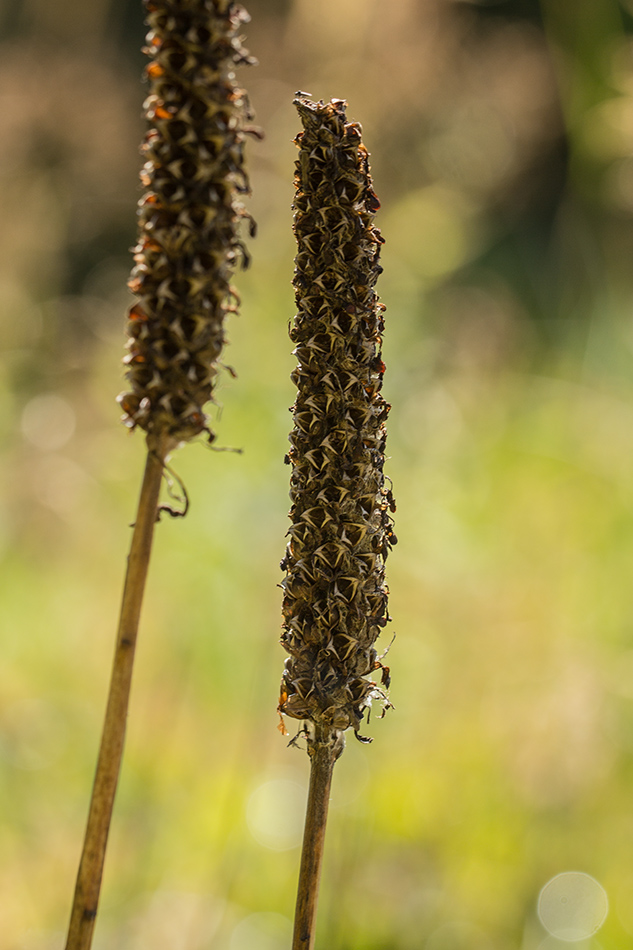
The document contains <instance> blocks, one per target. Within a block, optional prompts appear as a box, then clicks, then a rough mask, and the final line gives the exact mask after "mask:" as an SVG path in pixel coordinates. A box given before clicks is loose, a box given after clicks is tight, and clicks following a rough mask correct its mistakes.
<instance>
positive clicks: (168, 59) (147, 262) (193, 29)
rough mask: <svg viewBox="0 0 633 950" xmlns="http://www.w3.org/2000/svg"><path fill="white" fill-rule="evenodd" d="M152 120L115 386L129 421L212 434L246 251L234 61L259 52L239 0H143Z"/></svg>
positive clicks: (242, 129)
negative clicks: (229, 320) (126, 349)
mask: <svg viewBox="0 0 633 950" xmlns="http://www.w3.org/2000/svg"><path fill="white" fill-rule="evenodd" d="M145 8H146V11H147V25H148V27H149V32H148V34H147V47H146V50H145V51H146V52H147V54H148V55H149V56H150V58H151V63H150V64H149V65H148V66H147V68H146V70H145V73H146V76H147V79H148V82H149V95H148V96H147V98H146V100H145V103H144V109H145V115H146V118H147V121H148V124H149V129H148V132H147V134H146V136H145V140H144V143H143V146H142V152H143V155H144V158H145V165H144V167H143V170H142V172H141V181H142V183H143V186H144V188H145V194H144V196H143V198H142V199H141V201H140V202H139V240H138V244H137V247H136V248H135V249H134V250H135V254H134V260H135V267H134V270H133V271H132V276H131V279H130V288H131V290H132V292H133V293H134V294H136V296H137V297H138V302H137V303H136V304H135V305H134V306H133V307H132V309H131V311H130V315H129V321H128V333H129V336H130V347H131V349H130V354H129V356H128V357H126V360H125V362H126V366H127V372H126V378H127V380H128V383H129V385H130V390H131V391H130V392H128V393H123V394H122V395H121V396H120V397H119V401H120V403H121V407H122V409H123V411H124V413H125V415H124V421H125V423H126V425H128V426H130V427H132V428H133V427H135V426H140V427H141V428H142V429H145V430H146V431H147V432H148V434H156V433H157V432H159V431H160V432H162V431H167V432H168V433H169V434H171V435H172V436H173V438H175V439H176V440H179V441H183V440H186V439H190V438H192V437H193V436H195V435H197V434H198V433H200V432H206V433H207V434H208V435H209V437H211V432H210V429H209V424H208V418H207V416H206V415H205V413H204V406H205V405H206V404H207V403H208V402H209V401H210V400H211V398H212V394H213V386H214V382H215V378H216V376H217V372H218V363H217V361H218V358H219V356H220V353H221V350H222V347H223V344H224V318H225V316H226V314H227V313H230V312H235V310H236V300H235V297H236V295H235V291H234V290H233V288H232V287H231V285H230V279H231V276H232V272H233V270H234V268H235V266H236V263H237V262H238V261H240V259H241V260H242V262H244V261H245V260H246V259H247V255H246V252H245V250H244V246H243V244H242V241H241V239H240V236H239V223H240V219H241V218H243V217H247V218H248V215H247V213H246V211H245V209H244V208H243V206H242V204H241V201H240V197H239V196H240V195H242V194H246V193H248V190H249V189H248V179H247V176H246V172H245V170H244V141H245V135H246V132H247V131H249V130H251V127H250V126H248V125H247V123H248V121H249V120H250V119H251V118H252V115H251V112H250V108H249V104H248V99H247V96H246V93H245V92H244V91H243V90H242V89H240V88H239V86H237V84H236V83H235V81H234V78H233V71H234V69H235V66H236V65H238V64H240V63H249V62H253V60H251V59H250V57H249V56H248V54H247V52H246V51H245V50H244V49H243V47H242V45H241V40H240V35H239V33H240V29H241V25H242V24H243V23H245V22H247V21H248V19H249V17H248V14H247V13H246V12H245V11H244V10H243V8H242V7H241V6H240V5H239V4H237V3H234V2H232V0H145Z"/></svg>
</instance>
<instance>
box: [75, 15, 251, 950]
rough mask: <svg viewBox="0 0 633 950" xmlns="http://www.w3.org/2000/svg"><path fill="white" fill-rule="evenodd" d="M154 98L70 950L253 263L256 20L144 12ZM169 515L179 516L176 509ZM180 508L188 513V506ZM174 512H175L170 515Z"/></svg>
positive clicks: (94, 873)
mask: <svg viewBox="0 0 633 950" xmlns="http://www.w3.org/2000/svg"><path fill="white" fill-rule="evenodd" d="M144 3H145V8H146V10H147V22H148V26H149V28H150V30H149V33H148V35H147V43H148V46H147V48H146V52H147V53H148V54H149V55H150V57H151V63H150V65H149V66H148V67H147V70H146V72H147V77H148V79H149V83H150V94H149V96H148V97H147V99H146V101H145V105H144V108H145V114H146V117H147V120H148V123H149V130H148V132H147V134H146V136H145V141H144V144H143V151H144V152H145V156H146V163H145V166H144V168H143V171H142V174H141V180H142V183H143V185H144V188H145V192H144V195H143V198H142V200H141V202H140V206H139V218H140V228H139V230H140V233H139V242H138V245H137V247H136V248H135V261H136V265H135V267H134V270H133V271H132V276H131V279H130V287H131V289H132V291H133V292H134V293H135V294H136V295H137V297H138V302H137V303H136V304H135V305H134V306H133V307H132V309H131V311H130V314H129V321H128V332H129V337H130V339H129V354H128V356H127V357H126V360H125V361H126V363H127V366H128V371H127V379H128V382H129V384H130V387H131V389H130V391H129V392H126V393H123V394H122V395H121V396H119V402H120V403H121V406H122V408H123V411H124V413H125V415H124V421H125V422H126V424H127V425H128V426H130V427H131V428H134V427H135V426H140V428H142V429H144V430H145V432H146V434H147V448H148V454H147V463H146V468H145V475H144V478H143V485H142V488H141V495H140V499H139V507H138V512H137V517H136V521H135V524H134V531H133V534H132V544H131V548H130V555H129V557H128V567H127V573H126V579H125V585H124V591H123V599H122V604H121V613H120V619H119V628H118V632H117V642H116V649H115V656H114V663H113V667H112V676H111V679H110V687H109V693H108V703H107V708H106V714H105V719H104V725H103V731H102V736H101V745H100V749H99V756H98V761H97V770H96V775H95V780H94V785H93V790H92V797H91V801H90V809H89V813H88V822H87V826H86V833H85V836H84V842H83V849H82V855H81V861H80V865H79V872H78V875H77V883H76V886H75V894H74V899H73V906H72V911H71V919H70V924H69V928H68V937H67V942H66V950H89V948H90V946H91V943H92V936H93V931H94V926H95V918H96V915H97V908H98V903H99V893H100V888H101V879H102V874H103V866H104V861H105V852H106V846H107V840H108V833H109V827H110V820H111V816H112V809H113V805H114V797H115V793H116V787H117V783H118V777H119V770H120V766H121V759H122V755H123V743H124V736H125V723H126V718H127V710H128V705H129V696H130V687H131V679H132V668H133V663H134V652H135V646H136V639H137V634H138V625H139V618H140V612H141V605H142V601H143V594H144V589H145V582H146V578H147V570H148V565H149V559H150V553H151V548H152V540H153V533H154V526H155V523H156V520H157V517H158V513H159V511H160V508H159V504H158V500H159V492H160V485H161V480H162V478H163V475H164V469H165V466H166V460H167V457H168V455H169V453H170V452H171V451H172V450H173V449H174V448H175V447H176V446H177V445H179V444H180V443H182V442H185V441H187V440H189V439H192V438H194V437H195V436H197V435H199V434H200V433H202V432H206V434H207V436H208V439H209V441H212V439H213V434H212V432H211V430H210V428H209V423H208V419H207V416H206V415H205V411H204V407H205V404H206V403H208V402H209V401H210V400H211V399H212V396H213V385H214V381H215V376H216V374H217V370H218V366H219V362H218V360H219V357H220V353H221V350H222V347H223V344H224V317H225V316H226V314H227V312H229V311H232V310H235V309H236V305H237V294H236V292H235V290H234V289H233V288H232V287H231V285H230V279H231V275H232V273H233V270H234V268H235V265H236V263H237V262H238V260H239V259H240V258H241V259H242V261H243V263H244V264H246V262H247V260H248V258H247V255H246V251H245V249H244V247H243V245H242V243H241V241H240V238H239V224H240V219H241V218H244V217H245V218H247V219H248V220H249V221H250V222H251V234H252V233H253V222H252V220H251V219H250V216H249V215H248V214H247V213H246V211H245V210H244V208H243V207H242V204H241V201H240V195H242V194H244V193H247V192H248V191H249V187H248V180H247V177H246V173H245V171H244V166H243V152H244V136H245V133H247V132H253V133H255V134H257V131H256V130H255V129H253V128H252V127H249V126H248V125H247V122H248V120H249V119H250V118H251V115H250V111H249V106H248V100H247V97H246V93H245V92H244V91H243V90H242V89H240V88H239V87H238V86H237V84H236V83H235V79H234V74H233V69H234V67H235V66H236V65H238V64H239V63H251V62H254V60H251V59H250V57H249V56H248V55H247V53H246V51H245V50H244V49H243V47H242V44H241V40H240V37H239V35H238V30H239V28H240V26H241V24H242V23H244V22H246V21H248V19H249V18H248V15H247V14H246V12H245V11H244V10H243V9H242V7H240V6H239V5H238V4H237V3H234V2H232V0H144ZM169 510H170V511H171V509H169ZM185 510H186V508H185ZM174 513H176V512H172V514H174Z"/></svg>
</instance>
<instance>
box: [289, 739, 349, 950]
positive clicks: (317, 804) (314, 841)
mask: <svg viewBox="0 0 633 950" xmlns="http://www.w3.org/2000/svg"><path fill="white" fill-rule="evenodd" d="M342 750H343V737H342V734H341V733H338V732H333V731H332V729H326V728H324V727H322V726H319V725H317V726H316V728H315V736H314V739H310V740H308V753H309V755H310V760H311V765H310V788H309V791H308V804H307V809H306V821H305V827H304V832H303V848H302V851H301V866H300V869H299V887H298V890H297V906H296V910H295V926H294V934H293V938H292V950H313V947H314V938H315V924H316V912H317V902H318V898H319V883H320V880H321V865H322V863H323V849H324V844H325V829H326V825H327V816H328V809H329V805H330V789H331V786H332V772H333V770H334V763H335V762H336V760H337V758H338V757H339V755H340V754H341V752H342Z"/></svg>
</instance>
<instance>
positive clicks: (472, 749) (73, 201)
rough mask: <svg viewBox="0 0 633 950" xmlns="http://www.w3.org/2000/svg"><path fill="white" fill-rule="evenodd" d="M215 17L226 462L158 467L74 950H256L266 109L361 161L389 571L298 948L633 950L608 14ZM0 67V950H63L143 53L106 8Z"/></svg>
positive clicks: (126, 515)
mask: <svg viewBox="0 0 633 950" xmlns="http://www.w3.org/2000/svg"><path fill="white" fill-rule="evenodd" d="M250 11H251V14H252V18H253V19H252V23H251V24H250V25H249V26H248V28H247V36H248V46H249V47H250V49H251V51H252V52H253V53H254V54H255V55H256V56H257V57H258V59H259V61H260V65H259V67H257V68H255V69H250V70H248V71H247V70H243V71H241V73H240V80H241V81H242V82H243V83H244V84H245V85H247V87H248V89H249V91H250V92H251V96H252V100H253V103H254V107H255V109H256V112H257V121H258V122H259V123H260V124H261V125H262V126H263V127H264V128H265V131H266V139H265V141H264V142H263V143H257V142H254V141H253V142H252V143H249V149H248V154H249V162H250V167H251V172H252V185H253V191H254V195H253V198H252V200H251V202H250V205H249V206H250V208H251V209H252V211H253V213H254V215H255V217H256V218H257V219H258V222H259V226H260V231H259V237H258V238H257V240H256V241H254V242H252V243H251V250H252V254H253V264H252V267H251V269H250V270H249V271H248V272H247V273H246V274H244V275H238V277H237V279H236V282H237V284H238V286H239V289H240V292H241V294H242V297H243V302H242V308H241V315H240V316H239V318H237V319H233V320H232V321H231V324H230V327H229V335H230V339H231V346H230V349H229V350H228V352H227V361H228V362H229V363H230V364H231V365H233V366H234V367H235V368H236V370H237V372H238V379H237V380H235V381H233V380H232V379H230V377H229V376H228V374H226V375H225V376H223V377H222V382H221V387H220V389H219V391H218V400H219V402H221V404H222V410H221V413H219V412H218V413H216V425H215V428H216V430H217V432H218V436H219V438H218V442H217V444H218V445H220V446H227V447H237V448H241V449H243V453H242V454H236V453H231V452H223V453H218V452H216V453H214V452H211V451H209V450H208V449H206V448H204V447H203V446H202V445H194V446H190V447H187V448H186V449H184V450H182V451H181V452H179V453H178V454H177V455H176V457H175V458H174V463H173V464H174V466H175V468H176V470H177V472H178V474H179V475H180V476H181V477H182V478H183V479H184V481H185V483H186V485H187V488H188V491H189V494H190V496H191V511H190V514H189V516H188V517H187V518H186V519H184V520H183V521H180V520H177V521H171V520H168V519H164V520H163V521H162V522H161V524H160V526H159V528H158V531H157V539H156V546H155V551H154V557H153V562H152V566H151V572H150V582H149V589H148V595H147V602H146V605H145V609H144V615H143V621H142V628H141V634H140V642H139V649H138V656H137V668H136V671H135V682H134V690H133V698H132V705H131V710H130V716H129V727H128V736H127V747H126V753H125V761H124V767H123V773H122V777H121V785H120V789H119V794H118V799H117V803H116V810H115V815H114V821H113V827H112V835H111V842H110V849H109V854H108V860H107V867H106V874H105V880H104V887H103V897H102V904H101V909H100V914H99V918H98V923H97V929H96V937H95V950H283V948H285V947H287V946H288V939H289V938H288V929H289V927H290V924H289V920H290V919H291V917H292V912H293V904H294V891H295V886H296V873H297V866H298V849H297V847H296V846H294V847H287V845H289V844H292V841H293V838H292V829H291V828H290V829H289V828H287V827H285V825H284V821H285V820H286V819H288V821H290V820H291V819H292V818H293V816H294V819H295V820H296V814H295V812H296V811H297V807H299V809H300V798H301V788H300V786H301V785H302V784H303V783H305V779H306V774H307V767H308V762H307V757H306V755H305V753H304V752H302V751H296V750H294V749H288V748H287V747H286V741H285V740H284V739H283V738H282V737H281V736H280V734H279V732H278V731H277V729H276V726H277V717H276V713H275V706H276V701H277V688H278V682H279V677H280V673H281V667H282V663H283V658H284V655H283V652H282V650H281V648H280V647H279V645H278V637H279V632H280V619H279V614H280V590H279V589H278V586H277V585H278V583H279V581H280V578H281V572H280V570H279V566H278V563H279V560H280V558H281V556H282V554H283V550H284V544H285V541H284V534H285V531H286V527H287V521H286V513H287V508H288V497H287V482H288V469H287V468H286V467H285V466H284V465H283V461H282V460H283V456H284V453H285V451H286V446H287V442H286V438H287V433H288V430H289V428H290V425H291V417H290V415H289V413H288V411H287V410H288V406H290V405H291V404H292V401H293V391H292V387H291V384H290V382H289V379H288V377H289V373H290V371H291V369H292V366H293V358H292V356H291V354H290V349H291V346H290V343H289V341H288V338H287V326H288V322H289V321H290V320H291V318H292V315H293V298H292V292H291V288H290V280H291V276H292V267H293V264H292V259H293V253H294V250H293V240H292V234H291V212H290V203H291V200H292V165H293V161H294V151H295V150H294V146H293V145H292V141H291V140H292V137H293V136H294V135H295V134H296V131H297V130H298V123H297V119H296V116H295V114H294V109H293V107H292V105H291V100H292V95H293V93H294V91H295V90H296V89H303V90H307V91H308V92H310V93H312V94H313V95H314V96H316V97H317V98H318V97H324V98H329V97H330V96H335V97H345V98H347V99H348V101H349V116H350V118H352V119H355V120H358V121H360V122H361V123H362V125H363V129H364V139H365V142H366V144H367V146H368V148H369V150H370V152H371V154H372V163H373V170H374V178H375V185H376V191H377V193H378V195H379V197H380V198H381V200H382V204H383V207H382V210H381V212H380V214H379V217H378V223H379V225H380V227H381V228H382V230H383V233H384V235H385V238H386V241H387V243H386V245H385V249H384V258H383V261H384V267H385V272H384V274H383V276H382V278H381V281H380V285H379V290H380V293H381V297H382V299H383V300H384V302H385V303H386V305H387V324H386V331H385V351H384V355H385V361H386V363H387V374H386V376H385V394H386V396H387V398H388V399H389V401H390V402H391V403H392V404H393V409H392V413H391V417H390V420H389V441H388V448H389V453H390V456H391V458H390V460H389V462H388V465H387V470H388V472H389V474H390V475H391V477H392V478H393V481H394V492H395V494H396V497H397V502H398V511H397V515H396V530H397V533H398V535H399V538H400V543H399V545H398V547H397V548H396V549H395V551H394V553H393V555H392V557H391V558H390V560H389V562H388V573H389V583H390V587H391V591H392V594H391V601H390V605H391V613H392V615H393V618H394V620H393V623H392V624H391V625H390V629H389V628H388V631H387V635H386V636H385V645H386V644H387V643H388V639H389V638H390V636H391V630H392V631H393V632H395V633H396V634H397V637H396V640H395V643H394V645H393V648H392V650H391V653H390V658H389V661H388V662H390V664H391V667H392V672H393V688H392V700H393V703H394V705H395V707H396V708H395V711H394V712H390V713H389V714H388V715H387V716H386V718H385V719H383V720H382V721H378V720H376V721H372V723H371V724H370V726H369V731H370V733H371V734H372V735H373V736H374V742H373V744H372V745H371V746H369V747H361V746H360V745H359V744H357V743H355V742H354V739H353V738H351V739H350V740H349V742H348V749H347V751H346V753H345V755H344V756H343V758H342V760H341V761H340V763H339V764H338V765H337V768H336V772H337V775H336V776H335V789H334V796H335V798H334V802H333V809H332V813H331V818H330V826H329V829H328V842H327V854H326V861H325V869H324V880H323V885H322V894H321V906H320V917H319V928H318V941H317V946H318V947H319V948H321V950H326V948H327V950H423V948H427V950H539V948H541V950H553V948H555V947H563V946H574V945H573V944H563V943H561V942H558V941H556V940H554V939H553V938H551V937H548V936H547V932H546V930H545V929H544V928H543V927H542V925H541V924H540V923H539V920H538V916H537V910H536V907H537V898H538V895H539V892H540V890H541V888H542V887H543V886H544V885H545V884H546V882H547V881H549V880H550V879H551V878H552V877H554V876H555V875H557V874H559V873H561V872H565V871H583V872H585V873H586V874H589V875H591V876H592V877H593V878H595V879H597V880H598V881H599V882H600V884H601V885H602V887H603V888H604V889H605V891H606V893H607V895H608V898H609V905H610V910H609V915H608V918H607V920H606V923H605V925H604V927H603V928H602V929H601V930H600V931H599V933H598V934H597V935H596V937H595V938H593V939H592V940H589V941H586V942H584V943H577V944H575V946H576V947H582V948H583V950H598V948H602V950H621V948H627V947H630V946H633V293H632V291H633V286H632V285H633V279H632V275H633V267H632V264H633V226H632V225H633V217H632V215H633V158H632V154H633V59H632V57H631V39H630V36H631V33H632V32H633V3H632V2H631V0H622V3H618V2H616V0H573V2H572V0H542V3H541V4H540V5H539V3H538V2H537V0H508V2H504V0H498V2H488V3H482V4H481V5H477V4H475V3H470V2H462V3H456V2H452V0H318V2H317V0H256V2H253V3H252V5H251V6H250ZM0 28H1V30H2V40H1V43H0V215H1V221H2V226H1V228H0V346H1V347H2V360H1V362H0V430H1V443H0V445H1V448H0V451H1V455H0V484H1V501H0V550H1V557H2V565H1V568H0V588H1V591H0V946H1V947H2V950H61V947H62V946H63V939H64V936H63V935H64V928H65V926H66V922H67V918H68V913H69V907H70V900H71V892H72V887H73V882H74V876H75V872H76V865H77V861H78V856H79V849H80V842H81V835H82V832H83V825H84V821H85V815H86V809H87V803H88V797H89V791H90V784H91V780H92V772H93V768H94V762H95V756H96V749H97V743H98V737H99V729H100V719H101V716H102V711H103V708H104V702H105V694H106V687H107V679H108V674H109V666H110V659H111V653H112V645H113V635H114V629H115V625H116V619H117V611H118V599H119V595H120V589H121V585H122V576H123V570H124V563H125V555H126V551H127V545H128V541H129V534H130V530H129V524H130V522H131V521H132V520H133V517H134V507H135V501H136V495H137V492H138V486H139V481H140V476H141V471H142V466H143V439H142V436H141V435H140V434H139V433H136V434H133V435H130V434H128V433H127V432H126V430H125V429H123V427H121V426H120V425H119V422H118V411H117V408H116V406H115V403H114V397H115V395H116V394H117V392H118V391H119V390H120V389H121V388H123V383H122V379H121V365H120V359H121V356H122V353H123V342H124V339H123V325H124V318H125V311H126V306H127V305H128V297H127V292H126V289H125V281H126V278H127V273H128V271H129V267H130V260H129V255H128V251H127V249H128V247H129V246H130V245H131V244H132V243H133V242H134V229H135V223H134V215H135V203H136V200H137V197H138V185H137V171H138V167H139V158H138V153H137V148H138V142H139V141H140V137H141V135H142V129H143V126H142V122H141V119H140V109H141V102H142V99H143V95H144V92H143V87H142V85H141V83H140V81H139V76H140V73H141V70H142V66H143V57H142V56H141V55H140V53H139V47H140V46H141V44H142V38H143V33H144V30H143V26H142V15H141V12H140V4H136V3H134V2H132V0H90V2H85V0H55V2H51V0H4V4H3V6H2V7H1V8H0ZM290 725H292V724H290ZM269 782H273V783H276V784H272V785H269V784H266V783H269ZM298 800H299V804H297V802H298ZM275 809H276V810H275ZM253 816H255V817H253ZM252 828H255V830H256V829H257V828H259V829H260V831H259V833H258V832H257V830H256V833H255V835H254V834H253V832H252V830H251V829H252ZM262 828H263V829H264V830H263V832H262V831H261V829H262ZM262 836H263V837H262ZM266 836H267V837H266ZM271 845H273V847H271Z"/></svg>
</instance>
